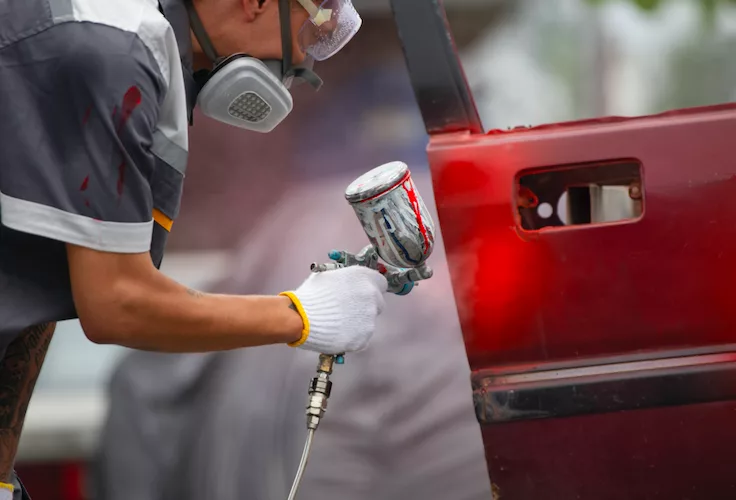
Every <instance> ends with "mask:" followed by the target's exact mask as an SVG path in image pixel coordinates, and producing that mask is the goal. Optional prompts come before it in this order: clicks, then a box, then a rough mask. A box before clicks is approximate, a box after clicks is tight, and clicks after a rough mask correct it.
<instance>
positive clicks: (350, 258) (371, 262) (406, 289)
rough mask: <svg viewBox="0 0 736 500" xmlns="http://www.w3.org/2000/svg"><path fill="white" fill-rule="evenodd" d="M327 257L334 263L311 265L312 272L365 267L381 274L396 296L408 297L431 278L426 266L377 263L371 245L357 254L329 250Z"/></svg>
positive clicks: (429, 269)
mask: <svg viewBox="0 0 736 500" xmlns="http://www.w3.org/2000/svg"><path fill="white" fill-rule="evenodd" d="M328 256H329V258H330V259H331V260H333V261H334V262H332V263H329V264H317V263H314V264H312V272H324V271H330V270H334V269H341V268H343V267H350V266H365V267H368V268H370V269H373V270H376V271H378V272H380V273H381V274H383V275H384V276H385V278H386V281H388V291H389V292H391V293H394V294H396V295H408V294H409V293H411V291H412V290H413V289H414V287H415V286H417V282H418V281H421V280H426V279H429V278H431V277H432V274H433V271H432V269H431V268H430V267H429V266H427V265H426V264H422V265H421V266H419V267H416V268H408V269H404V268H398V267H394V266H391V265H388V264H383V263H381V262H379V261H378V253H377V252H376V249H375V248H374V247H373V245H368V246H366V247H364V248H363V249H362V250H361V251H360V252H358V253H357V254H352V253H350V252H346V251H343V250H331V251H330V252H329V253H328Z"/></svg>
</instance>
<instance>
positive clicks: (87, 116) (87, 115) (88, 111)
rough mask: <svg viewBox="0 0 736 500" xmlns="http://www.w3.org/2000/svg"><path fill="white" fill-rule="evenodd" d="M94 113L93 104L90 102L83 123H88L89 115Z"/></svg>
mask: <svg viewBox="0 0 736 500" xmlns="http://www.w3.org/2000/svg"><path fill="white" fill-rule="evenodd" d="M91 114H92V105H91V104H90V105H89V106H88V107H87V110H86V111H85V112H84V118H83V119H82V125H87V122H88V121H89V117H90V115H91Z"/></svg>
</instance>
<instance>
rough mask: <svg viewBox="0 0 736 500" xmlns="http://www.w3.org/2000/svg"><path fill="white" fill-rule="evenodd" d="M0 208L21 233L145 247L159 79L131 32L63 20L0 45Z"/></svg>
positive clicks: (99, 245)
mask: <svg viewBox="0 0 736 500" xmlns="http://www.w3.org/2000/svg"><path fill="white" fill-rule="evenodd" d="M0 81H2V82H3V93H2V95H1V96H0V109H3V110H4V118H3V120H0V144H1V145H2V148H1V149H2V164H0V216H1V217H2V224H3V225H5V226H7V227H9V228H11V229H14V230H16V231H21V232H25V233H30V234H34V235H37V236H42V237H46V238H50V239H53V240H58V241H62V242H66V243H72V244H76V245H80V246H84V247H88V248H93V249H96V250H100V251H109V252H118V253H142V252H147V251H149V250H150V247H151V237H152V232H153V217H152V212H153V200H152V193H151V186H150V183H151V179H152V178H153V172H154V168H155V165H156V160H155V157H154V156H153V154H152V153H151V144H152V140H153V132H154V130H155V128H156V123H157V119H158V113H159V109H160V107H161V104H162V102H163V98H164V97H165V94H166V82H165V80H164V78H163V76H162V74H161V71H160V69H159V67H158V65H157V63H156V60H155V59H154V57H153V56H152V54H151V53H150V52H149V50H148V49H147V47H146V45H145V44H144V43H143V42H142V41H141V40H140V39H139V38H138V37H137V36H136V35H135V34H134V33H129V32H125V31H122V30H118V29H116V28H113V27H109V26H103V25H97V24H93V23H67V24H62V25H58V26H55V27H53V28H51V29H48V30H46V31H45V32H43V33H41V34H39V35H36V36H33V37H30V38H27V39H25V40H22V41H20V42H17V43H16V44H14V45H12V46H10V47H7V48H6V49H4V50H3V51H2V52H0Z"/></svg>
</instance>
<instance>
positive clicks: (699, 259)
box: [392, 0, 736, 500]
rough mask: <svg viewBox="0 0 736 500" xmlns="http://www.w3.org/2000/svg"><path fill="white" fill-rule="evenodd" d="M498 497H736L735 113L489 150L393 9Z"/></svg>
mask: <svg viewBox="0 0 736 500" xmlns="http://www.w3.org/2000/svg"><path fill="white" fill-rule="evenodd" d="M392 9H393V14H394V17H395V21H396V25H397V28H398V32H399V36H400V38H401V41H402V46H403V50H404V55H405V58H406V64H407V68H408V71H409V74H410V77H411V81H412V85H413V87H414V91H415V95H416V99H417V103H418V106H419V108H420V110H421V113H422V116H423V119H424V124H425V126H426V131H427V133H428V134H429V138H430V139H429V145H428V149H427V154H428V158H429V163H430V166H431V171H432V178H433V185H434V196H435V199H436V204H437V210H438V216H439V224H440V226H441V229H442V233H443V238H444V242H445V247H446V252H447V258H448V264H449V267H450V271H451V274H452V283H453V291H454V295H455V300H456V305H457V309H458V314H459V317H460V321H461V324H462V328H463V336H464V341H465V346H466V350H467V355H468V359H469V361H470V365H471V368H472V380H471V383H472V387H473V398H474V403H475V408H476V415H477V419H478V422H479V424H480V425H481V428H482V435H483V440H484V445H485V449H486V460H487V466H488V471H489V474H490V477H491V480H492V482H493V485H494V494H495V495H497V496H498V498H501V499H504V500H517V499H518V500H526V499H552V500H555V499H563V500H564V499H594V500H603V499H609V498H610V499H614V498H615V499H619V498H627V499H650V498H652V499H653V498H662V499H665V498H666V499H671V498H672V499H674V498H677V499H690V500H695V499H708V500H714V499H727V498H728V499H730V498H736V479H734V475H733V470H734V466H736V453H734V452H733V450H734V449H736V403H735V402H734V397H736V363H735V361H736V308H734V302H735V301H734V296H735V292H734V291H733V285H732V283H733V277H734V276H736V259H734V256H736V224H734V220H735V219H736V203H734V202H733V201H732V198H731V197H732V196H733V195H734V194H735V193H736V156H735V155H734V153H733V146H732V144H733V138H734V137H736V105H733V104H724V105H718V106H709V107H701V108H690V109H679V110H673V111H670V112H667V113H663V114H660V115H655V116H643V117H636V118H620V117H604V118H598V119H591V120H583V121H576V122H566V123H554V124H549V125H543V126H537V127H520V128H516V129H511V130H505V131H501V130H492V131H486V130H484V129H483V125H482V123H481V120H480V118H479V115H478V111H477V109H476V107H475V104H474V101H473V96H472V95H471V92H470V90H469V87H468V84H467V81H466V78H465V76H464V72H463V68H462V65H461V63H460V61H459V59H458V56H457V53H456V50H455V47H454V44H453V38H452V33H451V32H450V30H449V27H448V26H449V24H448V22H447V19H446V16H445V12H444V9H443V6H442V2H441V1H440V0H392Z"/></svg>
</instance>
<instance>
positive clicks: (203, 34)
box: [185, 0, 220, 64]
mask: <svg viewBox="0 0 736 500" xmlns="http://www.w3.org/2000/svg"><path fill="white" fill-rule="evenodd" d="M185 3H186V7H187V13H188V14H189V24H190V26H191V28H192V33H194V37H195V38H196V39H197V41H198V42H199V45H200V47H202V50H203V51H204V55H206V56H207V59H209V60H210V61H212V63H213V64H217V61H218V60H219V59H220V57H219V56H218V55H217V51H216V50H215V46H214V45H213V44H212V40H210V36H209V35H208V34H207V30H205V29H204V25H203V24H202V19H200V17H199V14H197V9H195V8H194V4H193V3H192V0H187V1H186V2H185Z"/></svg>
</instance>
